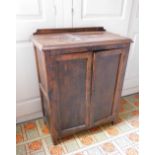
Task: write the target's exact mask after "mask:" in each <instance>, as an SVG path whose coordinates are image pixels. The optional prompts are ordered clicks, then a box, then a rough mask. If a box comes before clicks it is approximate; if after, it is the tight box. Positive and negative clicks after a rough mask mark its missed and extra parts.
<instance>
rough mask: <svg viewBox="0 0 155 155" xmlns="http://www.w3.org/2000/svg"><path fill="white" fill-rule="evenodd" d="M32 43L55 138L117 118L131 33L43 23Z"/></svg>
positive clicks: (56, 139)
mask: <svg viewBox="0 0 155 155" xmlns="http://www.w3.org/2000/svg"><path fill="white" fill-rule="evenodd" d="M33 43H34V49H35V55H36V63H37V70H38V79H39V85H40V94H41V99H42V109H43V114H44V117H45V120H47V123H48V125H49V129H50V132H51V136H52V138H53V142H54V143H55V144H57V143H58V140H59V139H60V138H62V137H65V136H67V135H71V134H74V133H76V132H79V131H81V130H86V129H89V128H92V127H94V126H97V125H100V124H103V123H107V122H116V121H117V115H118V111H119V102H120V95H121V90H122V84H123V78H124V74H125V68H126V62H127V57H128V51H129V46H130V43H131V40H130V39H129V38H126V37H121V36H119V35H116V34H112V33H110V32H107V31H105V30H104V28H102V27H89V28H73V29H71V28H66V29H40V30H38V31H37V32H36V33H34V36H33Z"/></svg>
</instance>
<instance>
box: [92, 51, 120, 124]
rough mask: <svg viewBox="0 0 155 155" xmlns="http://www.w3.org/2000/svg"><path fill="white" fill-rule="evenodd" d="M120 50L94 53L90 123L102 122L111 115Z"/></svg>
mask: <svg viewBox="0 0 155 155" xmlns="http://www.w3.org/2000/svg"><path fill="white" fill-rule="evenodd" d="M120 57H121V50H109V51H104V52H103V51H100V52H96V53H94V60H93V80H92V92H93V93H92V99H91V101H92V115H93V116H92V118H93V119H92V121H93V124H95V123H98V122H101V121H104V119H107V118H108V117H109V116H111V115H112V108H113V102H114V100H113V99H114V93H115V87H116V80H117V76H118V68H119V64H120Z"/></svg>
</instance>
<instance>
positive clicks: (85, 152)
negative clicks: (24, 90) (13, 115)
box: [16, 94, 139, 155]
mask: <svg viewBox="0 0 155 155" xmlns="http://www.w3.org/2000/svg"><path fill="white" fill-rule="evenodd" d="M120 104H121V108H120V114H119V120H118V122H117V123H116V124H114V125H112V124H111V123H109V124H106V125H102V126H99V127H95V128H93V129H90V130H88V131H83V132H80V133H78V134H76V135H74V136H69V137H66V138H64V139H62V140H61V141H60V143H59V145H53V142H52V140H51V135H50V133H49V129H48V127H47V125H46V124H45V123H44V121H43V119H42V118H41V119H37V120H33V121H29V122H25V123H21V124H17V127H16V144H17V147H16V154H17V155H67V154H68V153H70V154H71V155H138V148H139V145H138V142H139V133H138V127H139V95H138V94H133V95H130V96H127V97H124V98H122V99H121V102H120Z"/></svg>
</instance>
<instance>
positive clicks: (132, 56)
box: [123, 0, 139, 95]
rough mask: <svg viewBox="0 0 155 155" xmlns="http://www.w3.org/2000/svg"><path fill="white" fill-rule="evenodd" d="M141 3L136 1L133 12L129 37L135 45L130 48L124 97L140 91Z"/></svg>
mask: <svg viewBox="0 0 155 155" xmlns="http://www.w3.org/2000/svg"><path fill="white" fill-rule="evenodd" d="M138 8H139V3H138V0H134V2H133V7H132V10H131V16H130V23H129V29H128V36H129V37H131V38H132V40H133V43H132V45H131V48H130V53H129V59H128V64H127V70H126V75H125V81H124V87H123V95H128V94H132V93H135V92H138V90H139V30H138V28H139V15H138V13H139V9H138Z"/></svg>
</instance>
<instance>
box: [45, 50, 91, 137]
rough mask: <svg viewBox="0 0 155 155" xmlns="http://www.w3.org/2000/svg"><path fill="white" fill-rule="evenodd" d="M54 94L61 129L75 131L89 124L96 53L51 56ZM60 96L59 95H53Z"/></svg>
mask: <svg viewBox="0 0 155 155" xmlns="http://www.w3.org/2000/svg"><path fill="white" fill-rule="evenodd" d="M48 59H49V64H50V63H51V62H52V66H54V67H52V68H51V69H50V70H49V76H51V77H50V79H51V84H50V87H51V88H53V87H54V88H53V89H52V90H51V92H52V97H51V102H52V103H53V102H54V101H56V103H54V105H53V106H56V107H55V109H57V111H58V112H55V113H56V114H55V115H56V116H55V117H56V118H57V123H58V128H59V129H58V131H59V132H60V134H61V135H66V134H67V133H72V132H74V131H78V130H81V129H84V128H87V127H88V125H89V122H90V120H89V114H90V112H89V111H90V110H89V108H90V89H91V88H90V86H91V65H92V52H88V53H87V52H85V53H77V54H76V53H73V54H64V55H58V56H55V57H54V58H51V59H52V61H51V59H50V57H48ZM54 96H57V97H56V98H53V97H54Z"/></svg>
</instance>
